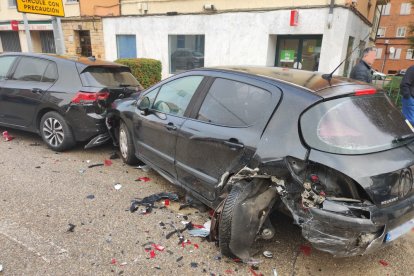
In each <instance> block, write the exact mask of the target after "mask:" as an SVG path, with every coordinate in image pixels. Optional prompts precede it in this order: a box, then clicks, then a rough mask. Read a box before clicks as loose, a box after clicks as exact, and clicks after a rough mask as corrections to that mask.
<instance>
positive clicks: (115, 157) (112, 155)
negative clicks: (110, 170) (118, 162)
mask: <svg viewBox="0 0 414 276" xmlns="http://www.w3.org/2000/svg"><path fill="white" fill-rule="evenodd" d="M109 159H111V160H114V159H119V155H118V153H117V152H113V153H112V154H111V155H110V156H109Z"/></svg>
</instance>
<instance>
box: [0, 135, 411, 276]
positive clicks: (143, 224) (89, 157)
mask: <svg viewBox="0 0 414 276" xmlns="http://www.w3.org/2000/svg"><path fill="white" fill-rule="evenodd" d="M0 130H5V129H4V128H1V129H0ZM8 131H9V133H10V134H11V135H12V136H14V137H15V139H14V140H12V141H9V142H5V141H3V139H1V140H0V181H1V182H0V183H1V184H0V266H2V267H3V270H2V272H0V275H199V274H200V275H212V274H215V275H219V274H220V275H254V273H256V275H259V274H260V273H262V274H263V275H274V274H273V272H272V269H273V268H275V269H276V271H277V273H278V275H414V246H413V245H414V232H411V233H409V234H407V235H406V236H404V237H402V238H400V239H399V240H397V241H396V242H395V243H393V244H391V245H389V246H388V247H386V248H384V249H383V250H381V251H378V252H376V253H375V254H372V255H368V256H362V257H352V258H333V257H332V256H331V255H329V254H327V253H323V252H320V251H317V250H315V249H311V250H310V254H309V255H306V254H304V252H303V251H301V250H300V247H301V246H302V245H308V243H307V242H306V240H304V239H303V238H302V237H301V233H300V230H299V228H298V227H296V226H294V225H292V223H291V220H290V219H288V218H286V217H283V216H280V217H276V218H275V220H276V221H275V223H277V227H276V228H277V229H276V231H277V233H276V236H275V237H274V238H273V240H271V241H270V242H269V241H267V242H260V243H258V244H257V248H258V254H257V255H256V256H254V257H255V258H256V259H257V260H258V261H260V263H259V264H258V270H255V271H254V273H252V272H251V271H250V268H249V265H246V264H240V263H235V262H233V261H232V260H230V259H228V258H225V257H223V258H219V256H220V253H219V250H218V247H216V245H215V244H214V243H210V242H207V241H205V240H204V239H203V238H198V237H190V236H189V235H188V233H186V232H184V233H183V234H184V236H185V238H187V239H189V240H190V241H191V244H186V245H185V246H184V247H183V246H182V245H181V244H178V237H177V236H175V235H173V236H172V237H171V238H170V239H166V234H167V233H169V232H170V231H172V230H173V228H172V226H171V225H169V224H167V223H173V224H174V225H175V226H176V227H177V228H182V227H183V224H182V223H181V221H185V220H186V219H187V220H188V221H192V222H193V223H196V224H203V223H204V222H206V221H207V220H208V214H207V213H199V212H198V211H197V210H195V209H191V208H189V209H184V210H181V211H179V210H178V203H171V205H170V206H168V207H166V208H161V209H154V210H153V211H152V212H151V213H149V214H146V215H143V214H140V213H139V211H138V212H135V213H131V212H129V207H130V203H131V200H132V199H134V198H144V197H145V196H149V195H152V194H154V193H159V192H177V193H178V194H179V195H180V200H181V201H183V200H184V199H183V197H184V193H183V191H181V190H178V189H176V188H175V187H174V186H172V185H170V184H169V183H168V182H167V181H166V180H164V179H163V178H162V177H160V176H159V175H158V174H157V173H155V172H154V171H148V172H145V171H143V170H140V169H135V168H133V167H130V166H126V165H124V164H122V161H121V160H120V159H116V160H112V162H113V163H112V165H110V166H99V167H93V168H88V166H89V165H92V164H98V163H103V162H104V160H105V159H108V158H109V156H110V155H111V153H112V152H113V148H112V147H111V146H109V145H108V146H104V147H101V148H97V149H92V150H87V151H85V150H83V149H82V146H79V147H78V148H76V149H75V150H72V151H70V152H65V153H60V154H55V153H54V152H52V151H51V150H49V149H47V148H46V146H45V145H44V144H43V143H42V141H41V139H40V137H38V136H36V135H34V134H28V133H25V132H20V131H15V130H10V129H9V130H8ZM143 176H146V177H149V178H150V179H151V180H150V181H148V182H143V181H140V182H137V181H135V179H137V178H138V177H143ZM117 183H119V184H121V185H122V187H121V188H120V189H119V190H116V189H115V188H114V185H115V184H117ZM88 196H89V197H90V198H88ZM160 206H161V205H160ZM185 215H187V216H188V217H184V216H185ZM160 222H162V223H164V226H161V225H162V224H161V225H160ZM69 224H73V225H75V226H74V229H73V231H72V232H71V231H68V229H69V228H70V226H69ZM148 243H149V244H151V243H155V244H159V245H161V246H163V247H165V249H164V250H163V251H157V250H155V251H154V252H155V254H156V256H155V257H154V258H150V252H146V251H145V247H148V245H147V246H145V244H148ZM264 250H269V251H271V252H273V255H274V256H273V258H271V259H267V258H265V257H264V256H263V255H262V254H261V253H262V252H263V251H264ZM381 263H382V264H381Z"/></svg>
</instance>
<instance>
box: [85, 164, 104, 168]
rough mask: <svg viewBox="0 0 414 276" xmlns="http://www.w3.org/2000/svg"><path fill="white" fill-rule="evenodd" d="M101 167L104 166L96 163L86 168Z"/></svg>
mask: <svg viewBox="0 0 414 276" xmlns="http://www.w3.org/2000/svg"><path fill="white" fill-rule="evenodd" d="M102 166H104V163H96V164H92V165H89V166H88V168H94V167H102Z"/></svg>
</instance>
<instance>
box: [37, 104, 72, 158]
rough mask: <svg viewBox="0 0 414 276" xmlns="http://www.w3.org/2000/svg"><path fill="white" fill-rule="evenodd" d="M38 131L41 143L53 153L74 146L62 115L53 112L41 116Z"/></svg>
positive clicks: (70, 132) (69, 130) (70, 131)
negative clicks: (43, 142)
mask: <svg viewBox="0 0 414 276" xmlns="http://www.w3.org/2000/svg"><path fill="white" fill-rule="evenodd" d="M39 129H40V134H41V135H42V139H43V141H45V143H46V144H47V146H48V147H49V148H51V149H52V150H54V151H64V150H67V149H70V148H72V147H73V146H75V144H76V142H75V138H74V137H73V133H72V130H71V129H70V127H69V125H68V124H67V123H66V121H65V119H64V118H63V117H62V115H60V114H59V113H57V112H55V111H50V112H48V113H46V114H45V115H43V117H42V119H41V120H40V128H39Z"/></svg>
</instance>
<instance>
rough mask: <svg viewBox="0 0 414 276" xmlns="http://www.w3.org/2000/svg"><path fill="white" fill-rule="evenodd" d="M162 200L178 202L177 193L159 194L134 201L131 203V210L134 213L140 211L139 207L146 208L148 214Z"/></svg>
mask: <svg viewBox="0 0 414 276" xmlns="http://www.w3.org/2000/svg"><path fill="white" fill-rule="evenodd" d="M161 199H169V200H173V201H177V200H178V195H177V194H175V193H165V192H163V193H159V194H153V195H150V196H147V197H144V198H143V199H141V200H139V199H134V200H132V202H131V207H130V208H129V210H130V211H131V213H134V212H135V211H137V210H138V207H139V206H145V207H146V213H147V212H148V213H150V212H151V211H152V208H154V207H155V202H157V201H159V200H161Z"/></svg>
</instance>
